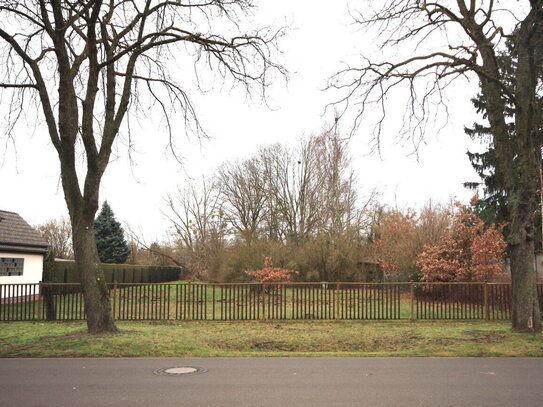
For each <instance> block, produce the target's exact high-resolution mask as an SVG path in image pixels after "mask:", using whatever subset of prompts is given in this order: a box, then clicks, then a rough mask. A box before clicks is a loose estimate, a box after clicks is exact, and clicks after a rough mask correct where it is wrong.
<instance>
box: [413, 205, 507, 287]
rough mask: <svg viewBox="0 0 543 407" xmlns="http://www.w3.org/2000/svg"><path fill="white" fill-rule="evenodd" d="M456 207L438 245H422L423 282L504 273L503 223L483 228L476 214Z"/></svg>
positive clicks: (486, 277) (479, 278)
mask: <svg viewBox="0 0 543 407" xmlns="http://www.w3.org/2000/svg"><path fill="white" fill-rule="evenodd" d="M456 206H457V207H458V208H459V212H458V213H457V214H456V215H455V222H454V224H453V226H452V227H451V228H450V229H449V230H448V231H447V232H446V233H445V234H444V235H443V237H442V239H441V241H440V243H439V244H437V245H433V246H425V247H424V251H423V252H422V253H421V254H420V255H419V257H418V259H417V266H419V267H420V270H421V280H422V281H428V282H433V281H443V282H449V281H462V282H467V281H485V280H490V279H492V278H493V277H495V276H498V275H499V274H501V273H503V269H504V261H503V259H504V255H505V249H506V247H507V244H506V242H505V240H504V237H503V233H502V232H503V228H504V226H505V225H500V226H495V225H491V226H490V227H488V228H485V225H484V222H483V220H482V219H481V218H479V217H478V216H477V215H476V214H475V213H473V212H471V211H469V210H468V209H467V208H466V207H465V206H463V205H460V204H458V203H457V204H456Z"/></svg>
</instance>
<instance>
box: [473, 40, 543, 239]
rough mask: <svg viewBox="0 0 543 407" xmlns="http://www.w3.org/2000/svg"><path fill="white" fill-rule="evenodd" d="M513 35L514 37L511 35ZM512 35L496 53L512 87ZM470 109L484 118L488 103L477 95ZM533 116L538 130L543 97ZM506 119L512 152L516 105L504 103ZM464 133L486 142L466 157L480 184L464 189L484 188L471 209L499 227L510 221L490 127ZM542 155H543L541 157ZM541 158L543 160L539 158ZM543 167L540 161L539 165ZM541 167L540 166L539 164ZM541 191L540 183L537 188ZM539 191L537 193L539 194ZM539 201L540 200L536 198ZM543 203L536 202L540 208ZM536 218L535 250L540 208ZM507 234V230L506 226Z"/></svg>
mask: <svg viewBox="0 0 543 407" xmlns="http://www.w3.org/2000/svg"><path fill="white" fill-rule="evenodd" d="M514 35H515V34H514ZM514 35H513V36H512V37H511V38H510V39H508V40H507V41H506V50H505V51H503V52H501V53H500V54H498V56H497V62H498V66H499V68H500V71H501V73H502V75H503V78H504V80H505V82H506V83H507V84H508V85H509V86H510V87H511V88H514V86H515V68H516V64H517V62H516V61H517V58H518V55H517V52H516V49H515V41H514V39H515V36H514ZM538 77H539V79H540V80H543V70H540V71H539V73H538ZM472 103H473V106H474V107H475V109H476V110H477V113H480V114H482V115H483V117H484V118H485V119H486V115H485V112H486V109H487V100H486V99H485V97H484V96H483V95H482V94H481V93H479V94H478V95H476V97H475V98H473V99H472ZM536 104H537V108H536V114H537V115H538V116H539V121H540V123H542V125H540V126H539V128H540V129H541V128H542V127H543V109H542V106H543V97H541V96H538V97H537V98H536ZM505 116H506V118H507V120H508V122H507V125H508V127H509V145H510V146H511V148H512V149H517V148H518V147H517V145H516V140H517V137H516V134H515V125H514V120H515V106H514V105H513V104H512V103H508V104H506V112H505ZM465 132H466V134H468V135H469V136H470V137H471V138H473V139H479V140H483V141H487V142H488V143H489V144H488V149H487V151H484V152H482V153H473V152H470V151H468V152H467V155H468V158H469V160H470V162H471V165H472V167H473V169H474V170H475V171H476V173H477V175H479V177H480V178H481V181H482V182H465V183H464V186H465V187H467V188H470V189H473V190H477V189H478V188H479V186H482V187H483V191H484V197H483V199H481V200H480V201H479V202H478V203H477V204H476V205H474V207H473V208H472V209H473V210H474V212H476V213H477V214H478V215H479V216H480V217H481V218H482V219H483V220H484V221H485V223H486V225H487V226H489V225H490V224H492V223H494V224H502V223H506V224H507V222H508V220H509V213H508V211H507V204H506V201H507V199H506V194H505V181H504V177H503V175H502V174H500V173H499V172H498V171H496V163H497V157H496V150H495V148H494V146H493V145H492V144H491V143H490V140H491V139H492V138H491V131H490V127H489V126H488V124H487V125H485V124H481V123H474V124H473V127H471V128H468V127H466V128H465ZM539 142H540V148H539V149H538V151H540V152H541V153H543V132H542V131H541V130H540V134H539ZM542 155H543V154H542ZM540 158H543V157H540ZM541 164H543V162H542V163H541ZM541 164H540V165H541ZM540 170H541V169H540ZM539 187H540V188H541V183H540V186H539ZM539 193H540V191H539V192H538V194H539ZM538 199H539V198H538ZM542 203H543V202H542V200H539V205H541V204H542ZM538 212H539V214H538V215H539V216H536V217H535V223H536V225H535V236H534V239H535V242H536V244H535V246H536V248H538V249H539V248H541V246H542V242H543V237H542V226H541V223H542V215H543V212H542V211H541V207H539V210H538ZM505 229H506V234H507V229H508V227H507V226H506V228H505Z"/></svg>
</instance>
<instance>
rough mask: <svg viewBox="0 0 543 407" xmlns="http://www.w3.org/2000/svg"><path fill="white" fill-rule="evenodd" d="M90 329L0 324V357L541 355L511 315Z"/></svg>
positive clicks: (539, 341) (540, 345) (537, 339)
mask: <svg viewBox="0 0 543 407" xmlns="http://www.w3.org/2000/svg"><path fill="white" fill-rule="evenodd" d="M118 326H119V328H120V329H121V331H122V332H121V333H120V334H116V335H99V336H89V335H87V334H86V325H85V323H83V322H8V323H0V357H212V356H223V357H263V356H308V357H347V356H452V357H459V356H543V334H537V335H531V334H529V335H527V334H517V333H513V332H511V330H510V324H509V322H450V321H446V322H440V321H415V322H411V321H387V322H375V321H372V322H359V321H301V322H300V321H243V322H241V321H240V322H226V321H225V322H222V321H221V322H206V321H191V322H177V321H161V322H118Z"/></svg>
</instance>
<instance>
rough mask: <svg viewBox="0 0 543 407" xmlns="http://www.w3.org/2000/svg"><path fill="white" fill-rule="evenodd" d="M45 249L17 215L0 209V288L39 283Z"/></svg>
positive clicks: (32, 231) (44, 242) (45, 242)
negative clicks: (5, 285)
mask: <svg viewBox="0 0 543 407" xmlns="http://www.w3.org/2000/svg"><path fill="white" fill-rule="evenodd" d="M48 246H49V245H48V244H47V241H46V240H45V239H44V238H43V237H41V235H40V234H39V233H38V232H37V231H36V230H34V229H32V227H31V226H30V225H29V224H28V223H26V222H25V220H24V219H23V218H21V217H20V216H19V215H18V214H17V213H14V212H7V211H2V210H0V285H2V284H27V283H39V282H40V281H41V280H42V275H43V259H44V257H45V254H46V253H47V248H48ZM0 291H2V290H0ZM5 294H6V292H4V295H3V294H2V293H1V292H0V296H1V297H4V298H5V297H11V296H12V295H10V294H9V293H7V295H5Z"/></svg>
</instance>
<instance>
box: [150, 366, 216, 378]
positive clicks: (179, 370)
mask: <svg viewBox="0 0 543 407" xmlns="http://www.w3.org/2000/svg"><path fill="white" fill-rule="evenodd" d="M205 372H207V370H206V369H204V368H203V367H196V366H175V367H165V368H162V369H157V370H155V372H154V373H155V374H158V375H166V376H177V375H187V374H197V373H205Z"/></svg>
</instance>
